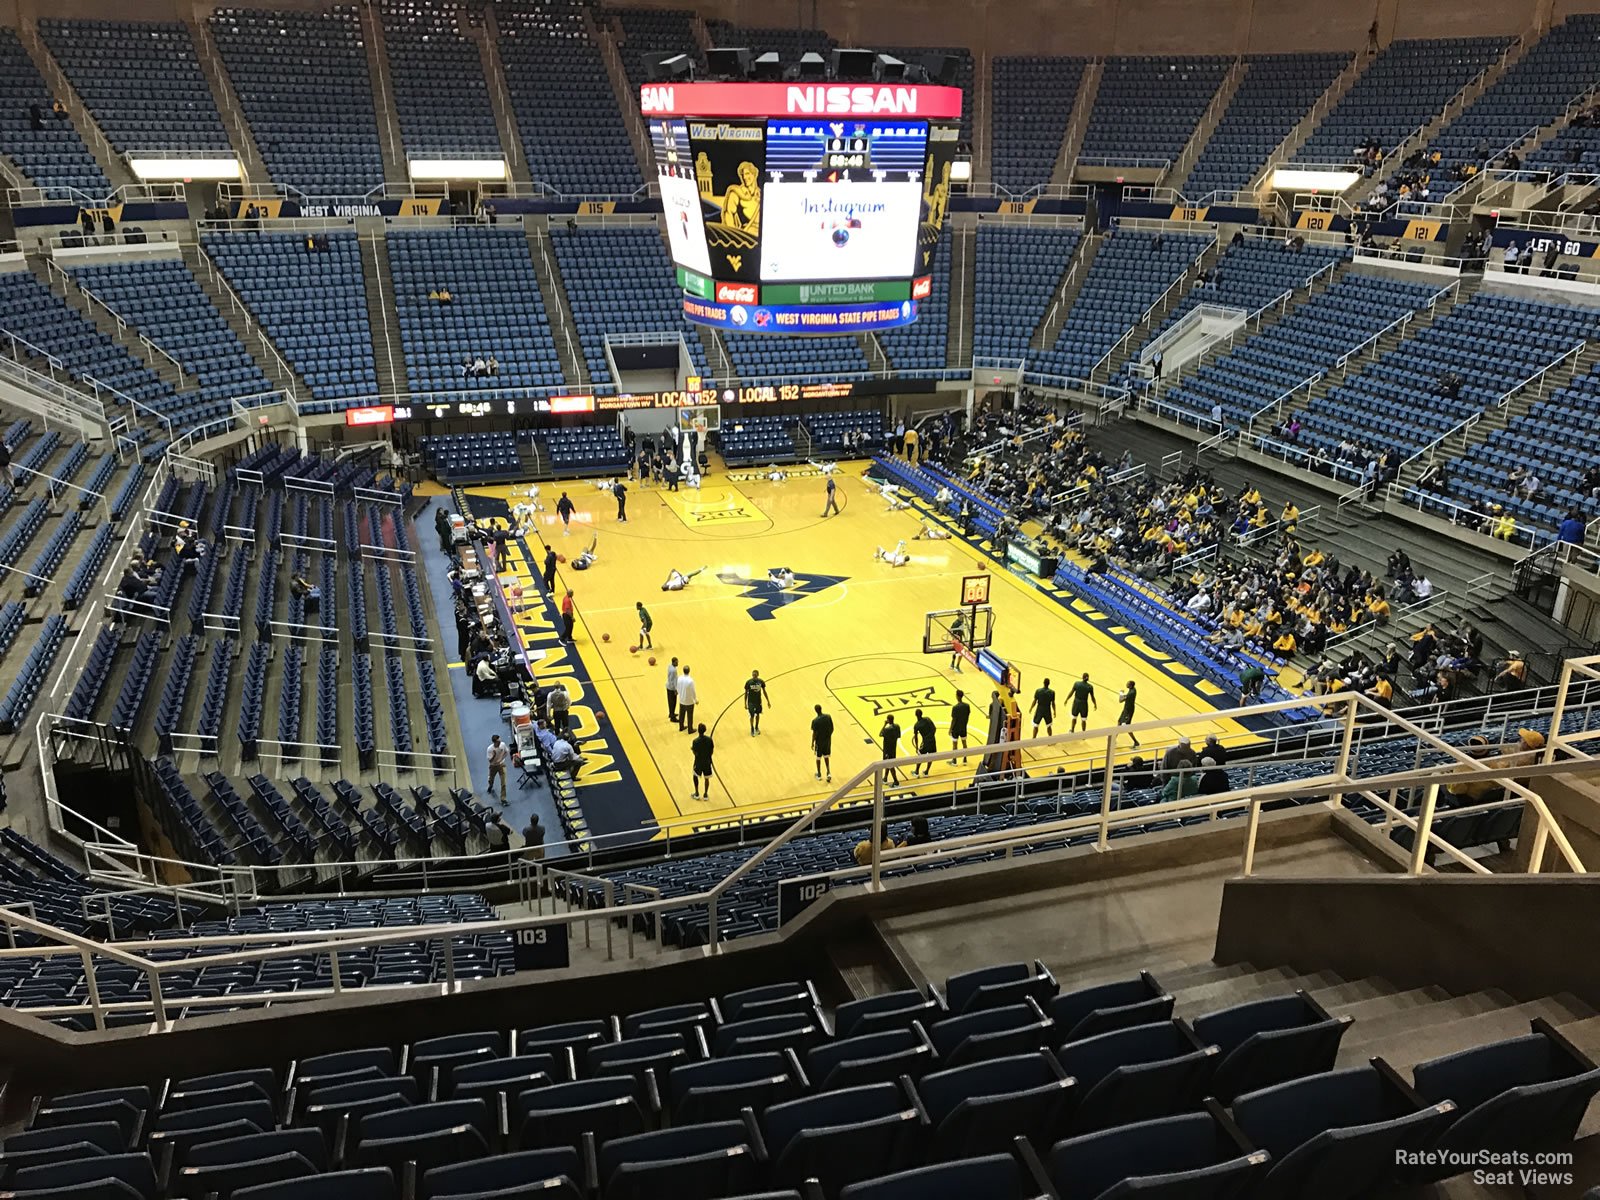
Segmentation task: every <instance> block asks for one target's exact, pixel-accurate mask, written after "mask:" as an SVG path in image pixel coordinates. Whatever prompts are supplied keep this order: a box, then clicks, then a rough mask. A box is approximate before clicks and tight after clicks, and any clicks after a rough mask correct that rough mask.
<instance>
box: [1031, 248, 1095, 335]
mask: <svg viewBox="0 0 1600 1200" xmlns="http://www.w3.org/2000/svg"><path fill="white" fill-rule="evenodd" d="M1104 240H1105V238H1104V237H1103V236H1102V235H1100V234H1097V233H1086V234H1084V235H1083V237H1081V238H1079V239H1078V248H1077V249H1076V250H1075V251H1074V252H1073V255H1072V258H1071V260H1070V261H1069V262H1068V263H1067V265H1066V267H1065V268H1063V269H1062V272H1061V282H1060V283H1059V284H1057V285H1056V298H1055V299H1054V300H1053V301H1051V303H1050V308H1049V309H1048V310H1047V311H1046V312H1045V315H1044V320H1043V321H1042V322H1040V324H1039V328H1038V329H1036V330H1034V331H1033V337H1032V338H1030V339H1029V341H1028V348H1029V349H1030V350H1048V349H1049V348H1050V347H1051V346H1053V345H1055V343H1056V335H1057V334H1059V333H1060V332H1061V327H1062V326H1063V325H1065V324H1066V323H1067V314H1068V313H1069V312H1071V311H1072V302H1073V301H1074V300H1076V299H1077V298H1078V290H1079V289H1080V288H1082V287H1083V281H1084V280H1085V279H1086V278H1088V275H1089V268H1090V267H1091V266H1093V265H1094V256H1095V255H1096V254H1098V253H1100V244H1101V243H1102V242H1103V241H1104Z"/></svg>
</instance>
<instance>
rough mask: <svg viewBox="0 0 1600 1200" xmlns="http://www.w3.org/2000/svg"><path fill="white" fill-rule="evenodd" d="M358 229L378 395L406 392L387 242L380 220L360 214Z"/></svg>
mask: <svg viewBox="0 0 1600 1200" xmlns="http://www.w3.org/2000/svg"><path fill="white" fill-rule="evenodd" d="M358 224H359V225H363V226H366V228H363V229H361V231H360V234H359V241H360V245H361V276H362V283H363V284H364V285H365V287H366V292H367V322H368V324H369V326H370V327H371V330H372V361H373V364H374V365H375V366H376V368H377V377H378V394H379V395H380V396H409V395H410V394H411V388H410V385H409V383H408V382H407V378H406V367H405V363H406V358H405V345H404V343H403V342H402V340H401V336H400V318H399V315H398V314H397V313H396V311H395V306H394V272H393V270H392V269H391V268H390V266H389V244H388V242H387V241H385V240H384V236H383V220H382V218H379V217H363V218H361V219H360V221H359V222H358Z"/></svg>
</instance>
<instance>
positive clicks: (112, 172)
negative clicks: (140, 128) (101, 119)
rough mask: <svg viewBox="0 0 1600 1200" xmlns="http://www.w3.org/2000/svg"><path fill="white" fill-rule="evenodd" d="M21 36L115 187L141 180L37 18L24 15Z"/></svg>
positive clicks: (19, 31)
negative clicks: (70, 75)
mask: <svg viewBox="0 0 1600 1200" xmlns="http://www.w3.org/2000/svg"><path fill="white" fill-rule="evenodd" d="M17 37H18V39H19V40H20V41H21V42H22V46H23V49H25V50H26V51H27V52H28V57H29V58H31V59H32V60H33V65H34V66H35V67H37V68H38V69H39V74H40V75H42V76H43V77H44V82H45V86H46V87H48V88H49V89H50V95H51V96H52V97H54V98H55V99H57V100H60V101H61V102H62V103H63V104H65V105H66V106H67V118H68V120H70V121H71V122H72V127H73V128H74V129H76V130H77V131H78V136H79V137H81V138H82V139H83V144H84V145H85V146H87V147H88V148H89V153H90V154H92V155H93V156H94V160H95V162H96V163H98V164H99V166H100V170H101V171H102V172H104V174H105V177H106V178H107V179H109V180H110V181H111V186H112V187H114V188H119V187H128V186H131V185H133V184H136V183H138V182H139V181H138V180H137V179H136V178H134V174H133V172H132V171H131V170H129V169H128V164H127V163H126V162H124V161H123V159H122V155H120V154H118V153H117V152H116V150H115V149H114V148H113V147H112V145H111V142H110V140H109V139H107V137H106V135H105V131H104V130H102V129H101V128H100V125H99V123H98V122H96V121H95V119H94V116H93V114H91V113H90V112H89V108H88V106H87V105H85V104H84V102H83V97H82V96H80V95H78V91H77V89H76V88H74V87H73V86H72V81H71V80H69V79H68V78H67V73H66V72H65V71H63V70H62V69H61V64H60V63H58V62H57V61H56V60H55V56H54V55H53V54H51V53H50V50H49V48H48V47H47V46H46V45H45V44H44V39H43V38H41V37H40V36H39V25H38V22H37V20H36V19H35V18H34V17H32V16H31V15H29V14H22V15H21V20H20V21H19V22H18V28H17Z"/></svg>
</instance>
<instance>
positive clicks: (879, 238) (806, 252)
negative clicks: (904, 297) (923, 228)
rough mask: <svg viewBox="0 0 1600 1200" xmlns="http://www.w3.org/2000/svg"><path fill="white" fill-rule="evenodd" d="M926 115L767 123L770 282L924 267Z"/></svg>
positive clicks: (764, 258) (888, 275) (765, 270)
mask: <svg viewBox="0 0 1600 1200" xmlns="http://www.w3.org/2000/svg"><path fill="white" fill-rule="evenodd" d="M927 148H928V123H927V122H926V121H892V120H890V121H879V120H866V121H857V120H850V119H841V120H781V121H780V120H774V121H769V122H768V123H767V161H766V172H765V178H764V180H763V186H762V208H763V210H764V213H765V221H766V229H767V236H766V238H765V239H764V240H763V242H762V246H761V279H762V282H763V283H768V282H782V283H788V282H794V281H799V280H831V279H840V280H851V279H892V278H896V277H901V278H904V277H907V276H910V275H912V274H915V264H916V250H917V229H918V224H919V221H920V218H921V207H922V198H923V197H922V193H923V177H924V175H925V174H926V170H927Z"/></svg>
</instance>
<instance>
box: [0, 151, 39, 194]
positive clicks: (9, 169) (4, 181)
mask: <svg viewBox="0 0 1600 1200" xmlns="http://www.w3.org/2000/svg"><path fill="white" fill-rule="evenodd" d="M0 186H4V187H7V188H26V187H32V186H33V181H32V180H30V179H29V178H28V177H27V176H26V175H24V174H23V173H22V168H21V167H19V166H17V164H16V163H14V162H12V161H11V159H10V158H8V157H7V156H6V155H4V154H0Z"/></svg>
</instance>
